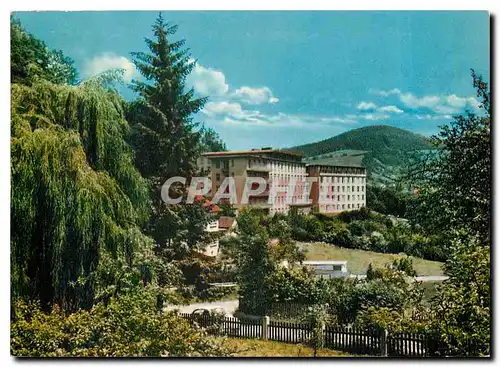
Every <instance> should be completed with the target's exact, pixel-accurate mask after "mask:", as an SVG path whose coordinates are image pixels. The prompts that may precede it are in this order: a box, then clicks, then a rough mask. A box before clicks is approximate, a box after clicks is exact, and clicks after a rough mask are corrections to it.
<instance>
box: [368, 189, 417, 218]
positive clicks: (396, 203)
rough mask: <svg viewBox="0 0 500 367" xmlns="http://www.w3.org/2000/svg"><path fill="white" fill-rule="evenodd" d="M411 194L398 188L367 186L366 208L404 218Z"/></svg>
mask: <svg viewBox="0 0 500 367" xmlns="http://www.w3.org/2000/svg"><path fill="white" fill-rule="evenodd" d="M411 197H412V196H411V194H410V193H408V192H405V191H403V190H402V189H401V188H397V187H390V186H386V187H380V186H375V185H367V186H366V206H367V207H368V208H370V209H372V210H374V211H376V212H378V213H382V214H390V215H394V216H396V217H401V218H404V217H405V216H406V211H407V206H408V203H409V201H410V198H411Z"/></svg>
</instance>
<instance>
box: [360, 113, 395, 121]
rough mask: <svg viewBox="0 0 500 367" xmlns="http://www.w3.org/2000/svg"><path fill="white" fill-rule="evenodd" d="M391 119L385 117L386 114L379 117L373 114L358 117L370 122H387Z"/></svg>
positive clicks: (387, 116)
mask: <svg viewBox="0 0 500 367" xmlns="http://www.w3.org/2000/svg"><path fill="white" fill-rule="evenodd" d="M389 117H390V116H389V115H384V114H381V115H379V114H372V113H368V114H366V115H359V116H358V118H361V119H363V120H369V121H379V120H387V119H388V118H389Z"/></svg>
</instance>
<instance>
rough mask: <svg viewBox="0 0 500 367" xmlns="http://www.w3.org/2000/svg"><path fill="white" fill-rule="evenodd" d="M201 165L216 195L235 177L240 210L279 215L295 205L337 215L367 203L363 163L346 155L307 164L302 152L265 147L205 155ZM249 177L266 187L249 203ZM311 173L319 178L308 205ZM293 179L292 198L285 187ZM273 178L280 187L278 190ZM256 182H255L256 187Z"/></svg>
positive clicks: (316, 180)
mask: <svg viewBox="0 0 500 367" xmlns="http://www.w3.org/2000/svg"><path fill="white" fill-rule="evenodd" d="M198 165H199V168H200V170H201V171H205V172H206V174H207V175H208V176H209V177H210V178H211V181H212V189H211V195H212V197H213V196H214V195H215V193H216V192H217V190H219V187H220V186H221V184H222V183H223V181H224V179H225V178H226V177H233V178H234V181H235V191H236V199H237V204H236V205H235V208H236V209H241V208H243V207H245V206H253V207H259V208H263V209H265V210H266V211H268V212H269V214H274V213H287V212H288V211H289V210H290V207H291V206H296V207H298V208H300V210H301V211H302V212H308V211H311V210H313V211H316V212H320V213H337V212H341V211H345V210H356V209H359V208H361V207H363V206H366V169H365V168H364V167H363V166H362V165H361V163H360V161H358V162H355V161H353V160H349V159H342V157H341V156H336V157H334V158H331V157H330V158H328V159H319V160H316V159H314V160H307V161H306V162H304V161H303V160H302V155H300V154H296V153H291V152H286V151H280V150H274V149H271V148H262V149H253V150H249V151H232V152H231V151H230V152H211V153H204V154H203V155H202V156H201V157H200V159H199V160H198ZM248 177H261V178H263V179H264V180H265V181H266V182H267V187H266V190H265V191H264V192H263V193H261V194H258V195H254V196H250V197H249V201H248V204H241V199H242V196H243V191H244V189H245V185H246V184H247V178H248ZM308 177H309V178H311V179H314V180H315V181H313V183H312V184H311V188H310V196H309V199H310V201H311V203H310V204H304V203H303V200H302V199H303V195H304V192H305V182H306V179H307V178H308ZM292 181H296V182H298V183H297V184H296V187H295V190H294V191H293V193H292V194H291V201H290V202H288V201H287V200H286V195H287V193H286V192H285V191H284V189H283V188H284V187H288V186H290V184H291V182H292ZM271 182H272V183H273V184H274V185H275V187H274V190H273V188H272V187H271V186H270V183H271ZM257 186H258V184H255V185H254V186H252V189H255V188H257ZM273 194H274V196H273Z"/></svg>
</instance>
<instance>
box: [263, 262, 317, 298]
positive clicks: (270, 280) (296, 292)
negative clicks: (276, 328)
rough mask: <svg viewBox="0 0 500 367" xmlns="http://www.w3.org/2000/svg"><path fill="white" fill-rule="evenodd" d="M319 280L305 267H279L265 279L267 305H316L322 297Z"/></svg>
mask: <svg viewBox="0 0 500 367" xmlns="http://www.w3.org/2000/svg"><path fill="white" fill-rule="evenodd" d="M320 284H322V282H319V280H318V279H317V278H316V277H315V276H314V272H313V271H312V270H310V269H308V268H306V267H299V268H290V269H288V268H285V267H279V268H277V269H276V270H275V271H274V272H273V273H272V274H269V275H268V276H267V277H266V278H265V289H264V291H265V292H266V293H267V300H268V301H269V303H283V302H290V303H299V304H316V303H319V302H320V301H321V299H322V297H323V296H324V294H323V293H322V291H324V289H321V286H320Z"/></svg>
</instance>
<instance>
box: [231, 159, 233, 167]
mask: <svg viewBox="0 0 500 367" xmlns="http://www.w3.org/2000/svg"><path fill="white" fill-rule="evenodd" d="M231 167H234V159H231Z"/></svg>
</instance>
